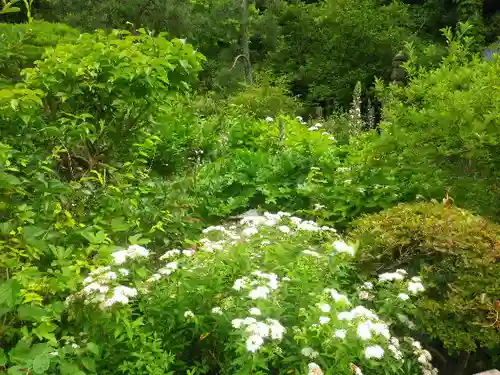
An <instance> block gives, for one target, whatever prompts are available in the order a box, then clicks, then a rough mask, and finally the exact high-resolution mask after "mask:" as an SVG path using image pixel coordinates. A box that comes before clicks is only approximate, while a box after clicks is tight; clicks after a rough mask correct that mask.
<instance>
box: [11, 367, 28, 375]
mask: <svg viewBox="0 0 500 375" xmlns="http://www.w3.org/2000/svg"><path fill="white" fill-rule="evenodd" d="M7 373H8V374H9V375H26V372H24V367H22V366H13V367H9V370H8V371H7Z"/></svg>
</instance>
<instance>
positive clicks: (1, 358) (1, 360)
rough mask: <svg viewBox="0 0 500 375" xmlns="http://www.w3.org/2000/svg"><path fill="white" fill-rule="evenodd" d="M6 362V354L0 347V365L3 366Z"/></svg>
mask: <svg viewBox="0 0 500 375" xmlns="http://www.w3.org/2000/svg"><path fill="white" fill-rule="evenodd" d="M6 364H7V356H6V355H5V352H4V350H3V349H2V348H0V366H5V365H6Z"/></svg>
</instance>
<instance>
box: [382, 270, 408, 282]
mask: <svg viewBox="0 0 500 375" xmlns="http://www.w3.org/2000/svg"><path fill="white" fill-rule="evenodd" d="M404 278H405V276H404V275H403V274H401V273H399V272H386V273H382V274H380V275H378V281H380V282H384V281H394V280H403V279H404Z"/></svg>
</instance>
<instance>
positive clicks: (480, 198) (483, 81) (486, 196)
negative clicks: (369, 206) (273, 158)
mask: <svg viewBox="0 0 500 375" xmlns="http://www.w3.org/2000/svg"><path fill="white" fill-rule="evenodd" d="M466 31H467V27H466V26H462V27H461V29H460V30H459V32H460V33H461V34H465V33H466ZM461 34H460V35H458V36H456V37H453V36H452V35H451V34H450V33H449V32H447V37H448V40H449V42H450V43H449V51H448V55H447V57H446V58H445V59H444V61H443V63H442V64H441V65H440V66H439V67H438V68H435V69H425V68H421V69H416V67H415V66H414V65H412V64H411V63H410V64H409V65H408V70H409V72H410V74H411V80H410V82H409V84H408V85H407V86H405V87H396V86H394V85H391V86H390V87H388V88H387V90H386V91H384V96H383V97H384V107H383V122H382V124H381V126H380V127H381V133H382V134H381V136H380V137H373V138H369V139H368V142H366V143H365V144H364V146H363V147H361V149H360V151H359V152H355V153H354V155H353V158H352V159H353V161H352V163H356V164H358V165H360V171H361V172H360V173H359V176H362V178H363V179H364V181H366V182H367V183H369V182H371V183H373V182H374V181H377V182H376V183H379V184H382V185H391V186H393V187H394V188H395V189H396V190H397V191H398V194H400V201H405V200H409V199H410V198H411V199H414V197H415V195H417V194H421V195H423V196H425V197H433V198H437V197H442V196H443V195H444V193H445V191H446V190H447V189H451V190H450V191H451V194H452V195H453V197H454V199H455V201H456V203H457V204H458V205H459V206H461V207H464V208H467V209H470V210H472V211H474V212H477V213H480V214H482V215H485V216H489V217H497V216H498V215H499V214H500V211H499V209H498V208H499V207H500V204H499V203H500V202H499V200H498V197H499V194H498V187H499V183H500V180H499V175H498V170H499V168H500V158H499V154H498V152H497V151H498V146H499V139H500V133H499V129H500V126H499V124H500V117H499V113H500V111H499V108H500V107H499V102H500V100H499V98H500V89H499V87H500V84H499V83H500V81H499V80H500V78H499V77H500V59H498V58H496V59H494V60H493V61H484V60H481V58H480V57H479V56H471V55H470V53H469V50H468V48H469V47H468V44H470V40H469V39H467V37H466V36H464V35H461Z"/></svg>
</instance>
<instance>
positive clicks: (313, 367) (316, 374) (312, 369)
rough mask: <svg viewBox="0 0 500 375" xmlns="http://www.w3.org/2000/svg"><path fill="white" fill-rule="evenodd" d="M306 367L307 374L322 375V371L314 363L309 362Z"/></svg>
mask: <svg viewBox="0 0 500 375" xmlns="http://www.w3.org/2000/svg"><path fill="white" fill-rule="evenodd" d="M307 369H308V370H309V372H308V373H307V375H323V371H322V370H321V368H320V367H319V366H318V365H317V364H316V363H309V364H308V365H307Z"/></svg>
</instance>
